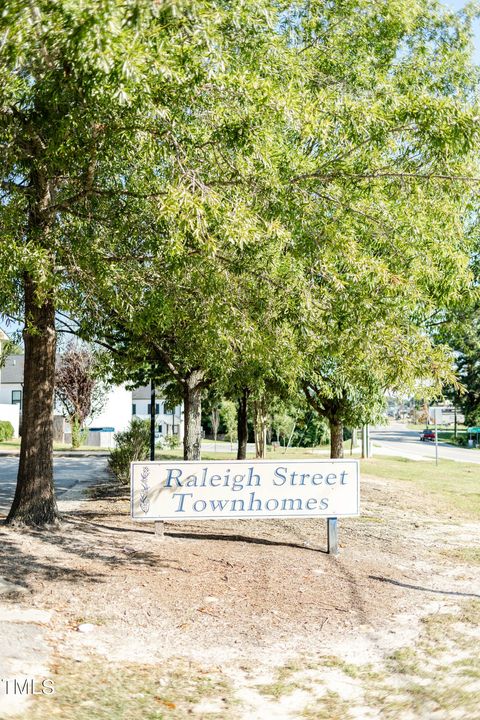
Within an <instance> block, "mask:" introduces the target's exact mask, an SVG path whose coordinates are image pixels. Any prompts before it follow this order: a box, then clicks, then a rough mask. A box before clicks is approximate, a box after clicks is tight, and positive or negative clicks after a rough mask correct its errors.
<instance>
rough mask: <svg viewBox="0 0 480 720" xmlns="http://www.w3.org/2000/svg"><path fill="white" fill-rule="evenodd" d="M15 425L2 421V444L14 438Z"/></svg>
mask: <svg viewBox="0 0 480 720" xmlns="http://www.w3.org/2000/svg"><path fill="white" fill-rule="evenodd" d="M13 432H14V431H13V425H12V423H11V422H10V421H9V420H0V442H3V441H4V440H11V439H12V438H13Z"/></svg>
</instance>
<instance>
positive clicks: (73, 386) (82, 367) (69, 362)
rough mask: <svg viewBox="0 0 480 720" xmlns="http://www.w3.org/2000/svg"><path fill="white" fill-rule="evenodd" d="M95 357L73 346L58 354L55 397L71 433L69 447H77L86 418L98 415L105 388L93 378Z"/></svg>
mask: <svg viewBox="0 0 480 720" xmlns="http://www.w3.org/2000/svg"><path fill="white" fill-rule="evenodd" d="M95 365H96V363H95V356H94V354H93V353H92V351H91V350H89V349H87V348H86V347H83V348H82V347H79V346H77V345H75V344H73V343H70V344H69V345H68V346H67V349H66V351H65V352H64V353H63V354H62V355H61V357H60V361H59V363H58V364H57V368H56V371H55V394H56V398H57V400H58V401H59V402H60V404H61V405H62V406H63V408H64V410H65V412H66V414H67V418H68V422H69V423H70V427H71V430H72V448H79V447H80V445H81V442H82V435H83V431H84V428H85V422H86V420H87V418H93V417H95V415H98V413H99V412H101V410H102V408H103V406H104V404H105V386H104V385H103V383H101V382H100V381H99V379H98V377H96V376H95V369H96V368H95Z"/></svg>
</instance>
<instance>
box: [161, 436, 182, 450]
mask: <svg viewBox="0 0 480 720" xmlns="http://www.w3.org/2000/svg"><path fill="white" fill-rule="evenodd" d="M163 445H164V447H167V448H169V449H170V450H175V449H176V448H178V447H179V446H180V440H179V438H178V435H167V436H166V437H164V438H163Z"/></svg>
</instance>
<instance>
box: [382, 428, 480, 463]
mask: <svg viewBox="0 0 480 720" xmlns="http://www.w3.org/2000/svg"><path fill="white" fill-rule="evenodd" d="M419 437H420V433H419V432H418V431H416V430H407V428H406V427H405V425H402V424H401V423H391V424H390V425H389V426H388V427H385V428H374V429H373V428H372V430H371V431H370V439H371V440H372V443H373V454H374V455H375V454H380V455H396V456H397V457H406V458H410V459H411V460H435V443H434V442H432V441H424V442H422V441H421V440H419ZM438 457H439V459H443V460H456V461H457V462H470V463H478V464H480V450H476V449H475V448H459V447H456V446H455V445H449V444H448V443H445V442H441V441H439V443H438Z"/></svg>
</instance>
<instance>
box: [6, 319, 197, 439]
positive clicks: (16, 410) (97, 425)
mask: <svg viewBox="0 0 480 720" xmlns="http://www.w3.org/2000/svg"><path fill="white" fill-rule="evenodd" d="M0 332H1V331H0ZM3 335H5V333H3ZM5 337H6V339H7V340H8V338H7V336H5ZM0 340H2V335H0ZM23 370H24V356H23V355H7V357H6V358H5V363H4V366H3V367H2V368H0V420H10V421H11V422H12V425H13V426H14V431H15V436H18V432H19V425H20V424H21V416H22V411H23ZM159 394H160V393H159ZM155 405H156V415H157V417H156V435H157V437H158V438H160V437H168V436H169V435H172V434H173V435H177V436H178V438H179V440H182V439H183V412H182V407H181V406H177V407H176V408H174V410H173V411H170V410H167V409H166V407H165V398H162V397H157V399H156V402H155ZM55 413H56V417H58V419H59V420H60V423H58V422H57V423H56V433H57V439H60V437H61V436H62V435H63V436H64V439H65V441H66V442H68V441H69V427H68V424H65V423H63V421H62V419H61V417H59V416H62V415H64V411H63V409H62V408H61V407H60V406H57V407H56V408H55ZM132 417H139V418H143V419H147V418H149V417H150V387H149V386H146V387H142V388H138V389H136V390H127V388H126V387H125V386H124V385H116V386H113V387H111V388H110V389H109V390H108V393H107V397H106V401H105V405H104V407H103V410H102V411H101V413H100V414H98V415H96V416H95V417H94V418H92V419H91V420H89V421H88V422H87V425H88V426H89V428H90V432H89V437H88V440H87V444H89V445H90V444H91V445H98V446H100V447H111V446H112V445H113V434H114V433H116V432H121V431H123V430H126V429H127V427H128V425H129V423H130V421H131V419H132Z"/></svg>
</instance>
